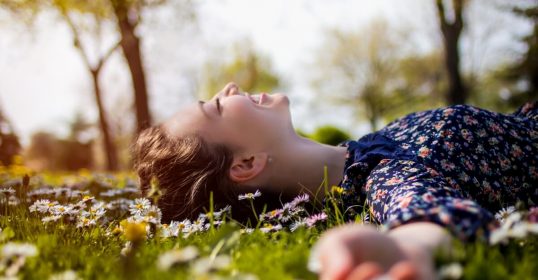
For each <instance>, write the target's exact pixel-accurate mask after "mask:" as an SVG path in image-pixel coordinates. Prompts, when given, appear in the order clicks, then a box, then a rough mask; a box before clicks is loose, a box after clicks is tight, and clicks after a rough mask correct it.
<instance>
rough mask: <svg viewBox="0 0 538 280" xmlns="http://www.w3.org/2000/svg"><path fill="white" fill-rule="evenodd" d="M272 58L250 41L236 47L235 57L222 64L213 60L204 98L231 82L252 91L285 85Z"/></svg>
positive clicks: (206, 75)
mask: <svg viewBox="0 0 538 280" xmlns="http://www.w3.org/2000/svg"><path fill="white" fill-rule="evenodd" d="M271 68H272V67H271V63H270V60H269V59H268V58H266V57H265V56H263V55H261V54H260V53H258V52H257V51H256V50H254V49H253V47H252V45H251V44H250V43H245V44H240V45H238V46H237V47H236V50H235V54H234V55H233V60H232V61H231V62H229V63H225V64H221V65H219V64H218V63H216V62H211V63H209V64H208V65H207V66H206V67H205V72H204V78H203V82H202V91H201V92H200V97H201V98H210V97H212V96H213V95H214V94H215V93H217V92H219V91H220V90H221V89H222V87H224V85H226V84H227V83H228V82H235V83H236V84H237V85H239V87H240V88H241V89H242V90H243V91H246V92H248V93H252V94H254V93H258V92H271V91H272V90H273V89H275V88H278V87H279V86H281V83H280V78H279V77H278V74H277V73H275V72H274V71H273V70H272V69H271Z"/></svg>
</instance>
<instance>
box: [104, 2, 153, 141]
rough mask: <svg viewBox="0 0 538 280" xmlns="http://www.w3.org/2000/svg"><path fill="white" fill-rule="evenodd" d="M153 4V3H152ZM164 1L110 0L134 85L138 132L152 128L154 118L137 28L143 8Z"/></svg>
mask: <svg viewBox="0 0 538 280" xmlns="http://www.w3.org/2000/svg"><path fill="white" fill-rule="evenodd" d="M152 2H153V3H152ZM162 2H163V1H158V0H157V1H143V0H139V1H137V0H110V4H111V6H112V10H113V12H114V15H115V19H116V23H117V27H118V30H119V32H120V35H121V40H120V44H121V49H122V50H123V55H124V57H125V60H126V61H127V65H129V70H130V73H131V80H132V83H133V90H134V99H135V110H136V120H137V125H136V128H137V132H140V131H142V130H143V129H144V128H146V127H148V126H151V123H152V118H151V114H150V111H149V101H148V89H147V84H146V75H145V71H144V61H143V59H142V52H141V50H140V38H139V36H138V35H137V34H136V32H135V31H136V28H137V26H138V25H139V23H140V20H141V12H142V8H143V7H144V6H146V5H150V4H160V3H162Z"/></svg>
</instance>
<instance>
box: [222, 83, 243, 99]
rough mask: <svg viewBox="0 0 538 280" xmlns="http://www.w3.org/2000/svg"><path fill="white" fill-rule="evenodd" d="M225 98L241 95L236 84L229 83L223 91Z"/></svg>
mask: <svg viewBox="0 0 538 280" xmlns="http://www.w3.org/2000/svg"><path fill="white" fill-rule="evenodd" d="M223 93H224V96H229V95H234V94H237V93H239V87H238V86H237V84H235V83H234V82H230V83H228V84H227V85H226V86H225V87H224V90H223Z"/></svg>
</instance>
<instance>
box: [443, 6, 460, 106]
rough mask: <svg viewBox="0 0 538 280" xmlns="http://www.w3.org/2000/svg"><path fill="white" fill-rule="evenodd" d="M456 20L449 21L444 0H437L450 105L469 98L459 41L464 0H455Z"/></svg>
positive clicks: (447, 96)
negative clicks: (462, 74)
mask: <svg viewBox="0 0 538 280" xmlns="http://www.w3.org/2000/svg"><path fill="white" fill-rule="evenodd" d="M452 3H453V4H452V6H453V8H454V21H453V22H448V20H447V18H446V15H445V9H444V5H443V1H442V0H437V11H438V14H439V25H440V29H441V33H442V34H443V46H444V50H445V67H446V70H447V72H448V80H449V87H448V92H447V94H446V102H447V103H448V104H449V105H455V104H463V103H465V100H466V99H467V89H466V87H465V85H464V83H463V80H462V78H461V72H460V53H459V50H458V45H459V44H458V43H459V38H460V34H461V31H462V29H463V6H464V0H453V1H452Z"/></svg>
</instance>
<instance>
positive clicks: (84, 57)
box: [60, 9, 94, 72]
mask: <svg viewBox="0 0 538 280" xmlns="http://www.w3.org/2000/svg"><path fill="white" fill-rule="evenodd" d="M60 12H61V13H62V16H63V17H64V19H65V21H66V22H67V25H69V28H70V29H71V32H73V39H74V45H75V47H76V48H77V50H78V51H79V53H80V55H81V56H82V60H84V64H86V67H88V69H90V71H92V72H93V71H94V68H93V67H92V65H91V63H90V59H89V58H88V54H87V53H86V51H85V50H84V47H83V46H82V42H81V41H80V34H79V33H78V30H77V27H76V26H75V23H73V20H71V17H69V14H68V13H67V11H65V10H63V9H62V10H61V11H60Z"/></svg>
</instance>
